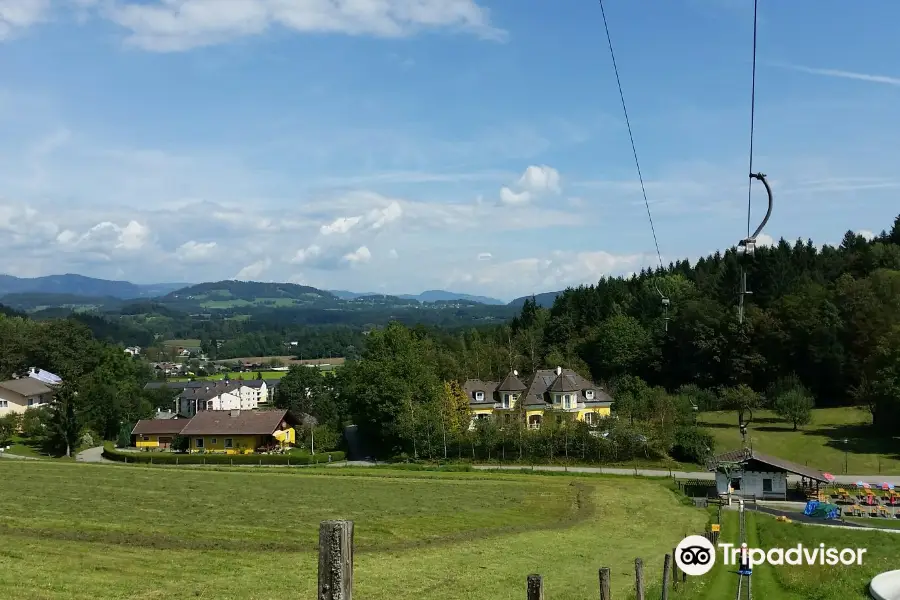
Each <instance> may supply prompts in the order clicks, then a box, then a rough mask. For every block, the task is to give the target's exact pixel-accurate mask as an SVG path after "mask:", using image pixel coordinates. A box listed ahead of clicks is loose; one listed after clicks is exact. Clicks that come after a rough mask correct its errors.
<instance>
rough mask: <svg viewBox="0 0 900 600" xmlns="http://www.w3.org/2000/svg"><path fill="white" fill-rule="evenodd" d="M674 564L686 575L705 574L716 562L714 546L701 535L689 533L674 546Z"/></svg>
mask: <svg viewBox="0 0 900 600" xmlns="http://www.w3.org/2000/svg"><path fill="white" fill-rule="evenodd" d="M675 564H676V565H678V568H679V569H681V571H682V572H683V573H686V574H687V575H691V576H697V575H705V574H706V573H709V571H710V569H712V568H713V565H715V564H716V547H715V546H713V544H712V542H710V541H709V540H708V539H706V538H705V537H703V536H702V535H689V536H687V537H686V538H684V539H683V540H681V542H679V544H678V546H676V547H675Z"/></svg>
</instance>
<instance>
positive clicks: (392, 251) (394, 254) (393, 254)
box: [388, 248, 399, 258]
mask: <svg viewBox="0 0 900 600" xmlns="http://www.w3.org/2000/svg"><path fill="white" fill-rule="evenodd" d="M388 257H389V258H398V257H399V255H398V254H397V250H396V249H395V248H391V249H390V250H388Z"/></svg>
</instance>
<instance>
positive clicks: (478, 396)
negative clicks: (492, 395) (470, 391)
mask: <svg viewBox="0 0 900 600" xmlns="http://www.w3.org/2000/svg"><path fill="white" fill-rule="evenodd" d="M475 400H476V401H478V402H484V392H475Z"/></svg>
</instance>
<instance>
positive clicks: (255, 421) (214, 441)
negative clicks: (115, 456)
mask: <svg viewBox="0 0 900 600" xmlns="http://www.w3.org/2000/svg"><path fill="white" fill-rule="evenodd" d="M299 423H300V421H299V420H298V419H297V418H296V417H295V416H294V415H293V414H291V413H290V411H287V410H254V411H243V410H230V411H205V412H201V413H198V414H197V415H196V416H194V417H192V418H190V419H177V418H176V419H144V420H141V421H138V422H137V425H135V426H134V429H133V430H132V432H131V434H132V436H133V438H134V445H135V446H136V447H138V448H142V449H160V450H166V449H169V448H170V447H171V444H172V440H173V439H174V437H175V436H176V435H181V436H184V437H187V438H190V446H189V451H190V452H218V453H225V454H246V453H250V452H255V451H264V450H274V449H276V448H285V447H291V446H293V445H294V444H295V443H296V441H297V434H296V430H295V427H296V426H297V425H299Z"/></svg>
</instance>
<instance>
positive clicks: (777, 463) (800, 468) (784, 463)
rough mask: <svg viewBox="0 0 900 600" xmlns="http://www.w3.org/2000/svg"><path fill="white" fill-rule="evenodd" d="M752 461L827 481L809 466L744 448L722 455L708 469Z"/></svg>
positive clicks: (708, 465) (709, 463)
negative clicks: (724, 464)
mask: <svg viewBox="0 0 900 600" xmlns="http://www.w3.org/2000/svg"><path fill="white" fill-rule="evenodd" d="M751 461H756V462H759V463H763V464H765V465H769V466H772V467H775V468H777V469H780V470H782V471H787V472H789V473H794V474H795V475H801V476H803V477H807V478H809V479H814V480H816V481H826V479H825V476H824V475H823V474H822V471H818V470H816V469H811V468H809V467H807V466H804V465H799V464H797V463H794V462H791V461H789V460H784V459H783V458H778V457H776V456H770V455H768V454H763V453H762V452H757V451H756V450H751V449H750V448H744V449H742V450H730V451H728V452H725V453H723V454H720V455H718V456H716V457H715V458H713V459H712V460H710V461H709V462H708V463H707V468H708V469H709V470H710V471H716V470H717V469H718V467H719V466H720V465H721V464H723V463H741V464H746V463H749V462H751Z"/></svg>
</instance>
